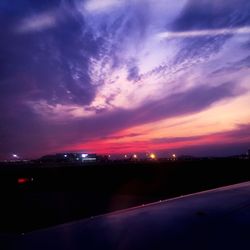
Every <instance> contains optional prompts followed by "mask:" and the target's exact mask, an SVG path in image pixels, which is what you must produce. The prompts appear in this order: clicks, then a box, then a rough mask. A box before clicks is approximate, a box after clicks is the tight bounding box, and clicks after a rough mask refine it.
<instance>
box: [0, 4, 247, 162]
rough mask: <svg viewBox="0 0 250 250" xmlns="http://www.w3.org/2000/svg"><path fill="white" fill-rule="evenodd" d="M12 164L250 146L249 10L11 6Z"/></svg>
mask: <svg viewBox="0 0 250 250" xmlns="http://www.w3.org/2000/svg"><path fill="white" fill-rule="evenodd" d="M0 22H1V27H0V32H1V39H0V159H6V158H8V157H10V156H11V155H12V154H13V153H15V154H18V155H19V156H20V157H22V158H36V157H39V156H42V155H45V154H53V153H57V152H68V151H70V152H89V153H90V152H95V153H99V154H124V153H134V152H136V153H140V152H141V153H145V152H155V153H158V154H161V155H166V154H171V153H173V152H175V153H178V154H192V155H215V156H219V155H221V156H225V155H231V154H238V153H245V152H246V151H247V149H248V148H250V2H249V0H229V1H228V0H178V1H172V0H157V1H155V0H71V1H69V0H68V1H67V0H43V1H35V0H33V1H32V0H13V1H8V0H1V1H0Z"/></svg>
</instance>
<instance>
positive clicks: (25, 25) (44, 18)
mask: <svg viewBox="0 0 250 250" xmlns="http://www.w3.org/2000/svg"><path fill="white" fill-rule="evenodd" d="M57 21H58V20H57V14H56V12H52V11H48V12H43V13H40V14H37V13H36V14H34V15H31V16H28V17H25V18H24V19H23V20H21V21H20V23H19V24H18V26H17V27H16V28H15V30H16V31H17V32H19V33H29V32H37V31H43V30H46V29H50V28H53V27H55V26H56V25H57Z"/></svg>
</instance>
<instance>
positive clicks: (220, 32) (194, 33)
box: [157, 26, 250, 39]
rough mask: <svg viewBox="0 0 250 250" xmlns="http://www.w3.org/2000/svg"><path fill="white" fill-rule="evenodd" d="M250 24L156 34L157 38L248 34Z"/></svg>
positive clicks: (249, 32)
mask: <svg viewBox="0 0 250 250" xmlns="http://www.w3.org/2000/svg"><path fill="white" fill-rule="evenodd" d="M249 34H250V26H247V27H241V28H226V29H208V30H192V31H182V32H162V33H159V34H157V38H158V39H174V38H194V37H204V36H221V35H223V36H228V35H249Z"/></svg>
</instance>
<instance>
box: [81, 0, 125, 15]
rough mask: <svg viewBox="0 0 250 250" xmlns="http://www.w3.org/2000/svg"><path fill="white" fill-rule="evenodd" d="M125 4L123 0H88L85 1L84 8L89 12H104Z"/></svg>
mask: <svg viewBox="0 0 250 250" xmlns="http://www.w3.org/2000/svg"><path fill="white" fill-rule="evenodd" d="M122 4H124V1H123V0H105V1H102V0H87V1H86V2H85V3H84V8H85V9H86V10H87V11H89V12H94V13H96V12H104V11H111V10H112V9H114V8H117V7H119V6H121V5H122Z"/></svg>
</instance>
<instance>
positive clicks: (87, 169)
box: [0, 159, 250, 233]
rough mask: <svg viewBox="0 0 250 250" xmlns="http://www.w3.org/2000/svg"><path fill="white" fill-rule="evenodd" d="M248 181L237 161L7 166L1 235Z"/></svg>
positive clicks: (2, 179) (0, 181)
mask: <svg viewBox="0 0 250 250" xmlns="http://www.w3.org/2000/svg"><path fill="white" fill-rule="evenodd" d="M20 178H27V179H25V180H28V182H27V183H18V180H19V182H22V181H20V180H21V179H20ZM247 180H250V167H249V160H236V159H230V160H226V159H220V160H219V159H218V160H199V161H198V160H197V161H186V162H179V161H176V162H154V163H152V162H141V163H132V162H131V163H128V162H127V163H124V162H110V163H105V164H104V163H103V164H101V163H100V164H97V165H89V166H80V165H55V164H54V165H50V166H49V165H48V164H47V165H42V164H36V165H29V164H25V165H8V166H6V165H5V166H4V165H2V166H1V167H0V190H1V191H0V199H1V202H0V203H1V205H0V222H1V223H0V232H6V233H7V232H13V233H16V232H17V233H20V232H27V231H32V230H35V229H38V228H43V227H49V226H52V225H56V224H61V223H64V222H68V221H73V220H77V219H80V218H86V217H90V216H95V215H98V214H103V213H107V212H111V211H115V210H118V209H124V208H128V207H132V206H136V205H141V204H144V203H149V202H153V201H158V200H161V199H166V198H170V197H176V196H180V195H185V194H189V193H194V192H198V191H203V190H208V189H211V188H216V187H220V186H224V185H229V184H234V183H239V182H242V181H247Z"/></svg>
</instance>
